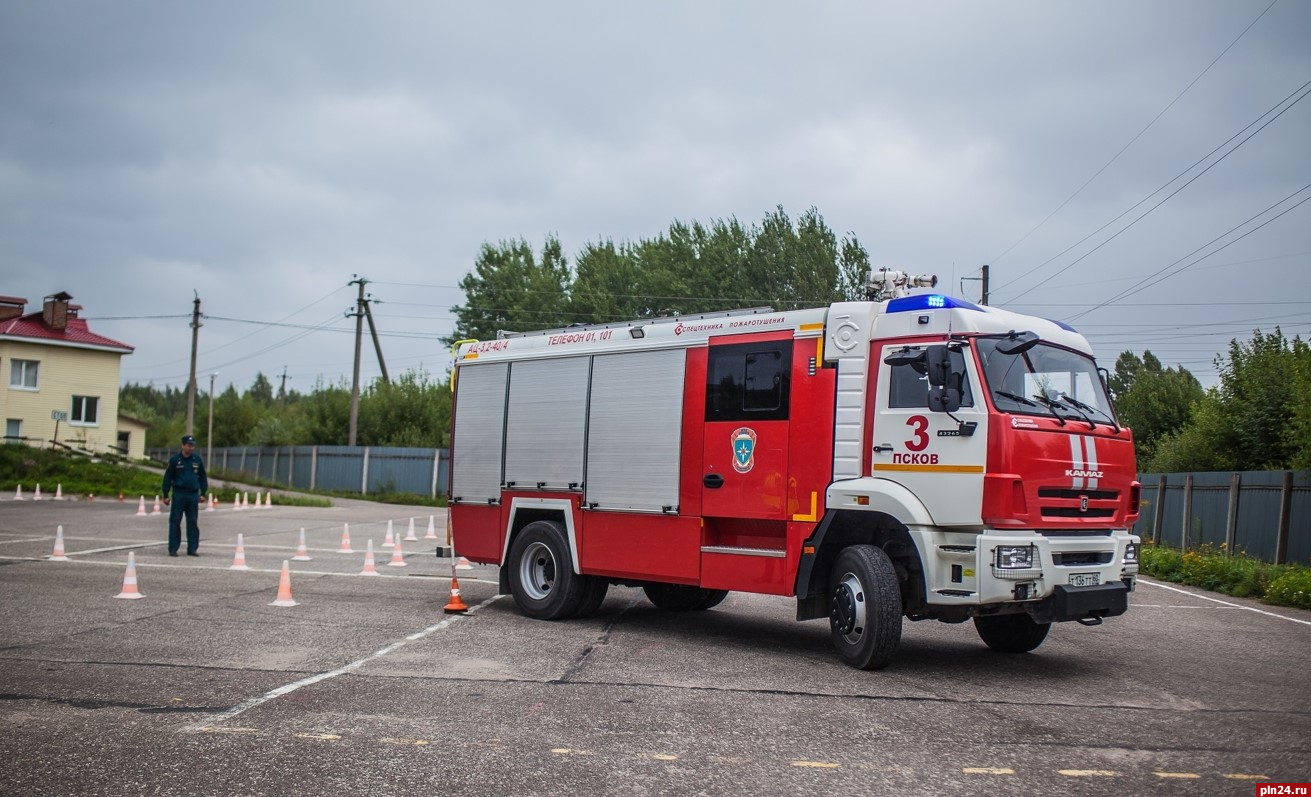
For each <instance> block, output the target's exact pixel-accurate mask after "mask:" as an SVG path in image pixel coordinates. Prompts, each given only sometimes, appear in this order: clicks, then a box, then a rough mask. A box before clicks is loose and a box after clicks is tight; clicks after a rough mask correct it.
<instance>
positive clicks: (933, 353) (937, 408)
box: [924, 346, 965, 413]
mask: <svg viewBox="0 0 1311 797" xmlns="http://www.w3.org/2000/svg"><path fill="white" fill-rule="evenodd" d="M924 361H925V365H926V366H927V367H928V372H929V385H930V387H929V409H930V410H932V411H933V412H947V413H952V412H955V411H956V410H958V409H960V401H961V392H962V389H961V388H962V386H963V385H964V384H965V363H964V360H963V359H960V360H953V359H952V356H951V350H950V349H949V348H947V347H946V346H930V347H928V348H927V349H925V352H924Z"/></svg>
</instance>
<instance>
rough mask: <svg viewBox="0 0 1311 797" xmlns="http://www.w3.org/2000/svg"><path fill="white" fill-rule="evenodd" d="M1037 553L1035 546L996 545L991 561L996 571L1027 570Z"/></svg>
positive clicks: (1031, 565)
mask: <svg viewBox="0 0 1311 797" xmlns="http://www.w3.org/2000/svg"><path fill="white" fill-rule="evenodd" d="M1036 553H1037V546H1035V545H1032V544H1030V545H998V546H997V548H996V554H995V556H996V558H995V559H994V560H993V562H994V563H995V566H996V568H997V569H998V570H1028V569H1030V568H1032V567H1033V560H1034V558H1035V556H1036Z"/></svg>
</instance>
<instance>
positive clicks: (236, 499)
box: [232, 494, 241, 512]
mask: <svg viewBox="0 0 1311 797" xmlns="http://www.w3.org/2000/svg"><path fill="white" fill-rule="evenodd" d="M238 509H241V496H240V495H239V494H238V495H234V496H232V511H233V512H235V511H237V510H238Z"/></svg>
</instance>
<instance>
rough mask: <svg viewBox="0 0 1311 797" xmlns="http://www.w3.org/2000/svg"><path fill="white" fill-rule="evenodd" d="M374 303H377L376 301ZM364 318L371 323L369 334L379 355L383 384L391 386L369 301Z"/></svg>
mask: <svg viewBox="0 0 1311 797" xmlns="http://www.w3.org/2000/svg"><path fill="white" fill-rule="evenodd" d="M374 301H377V300H376V299H375V300H374ZM364 317H365V318H366V319H368V322H369V334H370V335H372V336H373V350H374V351H376V352H377V353H378V367H379V368H381V369H382V383H383V384H384V385H390V384H391V380H390V379H388V378H387V363H385V362H383V360H382V344H381V343H379V342H378V328H377V327H376V326H374V325H373V311H372V310H370V309H369V301H368V300H367V299H366V300H365V302H364Z"/></svg>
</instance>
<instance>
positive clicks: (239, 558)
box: [228, 534, 250, 570]
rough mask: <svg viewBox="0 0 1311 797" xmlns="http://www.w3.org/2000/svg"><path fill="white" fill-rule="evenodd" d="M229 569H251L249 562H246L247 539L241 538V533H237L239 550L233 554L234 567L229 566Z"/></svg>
mask: <svg viewBox="0 0 1311 797" xmlns="http://www.w3.org/2000/svg"><path fill="white" fill-rule="evenodd" d="M228 569H229V570H249V569H250V567H249V566H247V564H246V546H245V541H244V540H243V539H242V538H241V535H240V534H238V535H237V552H236V553H235V554H233V556H232V567H229V568H228Z"/></svg>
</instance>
